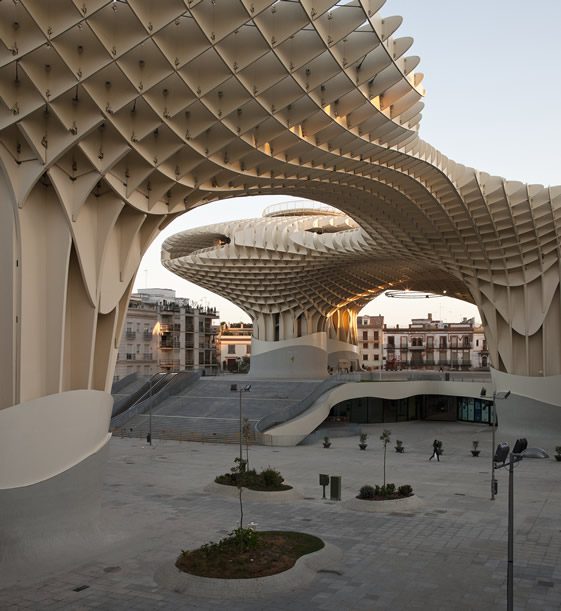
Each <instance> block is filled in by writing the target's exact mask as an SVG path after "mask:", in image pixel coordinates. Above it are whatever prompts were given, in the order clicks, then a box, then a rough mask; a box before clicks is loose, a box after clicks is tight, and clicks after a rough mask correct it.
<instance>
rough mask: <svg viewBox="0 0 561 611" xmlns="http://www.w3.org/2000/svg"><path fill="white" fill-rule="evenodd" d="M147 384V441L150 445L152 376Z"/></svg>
mask: <svg viewBox="0 0 561 611" xmlns="http://www.w3.org/2000/svg"><path fill="white" fill-rule="evenodd" d="M148 384H149V387H148V443H149V444H150V445H152V378H150V380H149V381H148Z"/></svg>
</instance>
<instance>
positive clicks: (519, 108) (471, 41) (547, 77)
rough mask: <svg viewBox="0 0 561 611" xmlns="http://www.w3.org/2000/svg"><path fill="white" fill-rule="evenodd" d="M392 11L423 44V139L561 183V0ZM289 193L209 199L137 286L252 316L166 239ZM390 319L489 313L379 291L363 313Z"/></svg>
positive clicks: (446, 2)
mask: <svg viewBox="0 0 561 611" xmlns="http://www.w3.org/2000/svg"><path fill="white" fill-rule="evenodd" d="M382 15H384V16H390V15H401V16H402V17H403V24H402V25H401V27H400V28H399V29H398V31H397V35H398V36H412V37H413V38H414V39H415V41H414V43H413V46H412V47H411V49H410V50H409V52H408V55H419V56H420V57H421V63H420V65H419V66H418V68H417V71H420V72H423V73H424V74H425V80H424V86H425V88H426V90H427V95H426V97H425V109H424V110H423V118H422V121H421V130H420V136H421V138H423V139H424V140H427V141H428V142H430V143H431V144H432V145H434V146H436V147H437V148H438V149H439V150H440V151H442V153H444V154H445V155H447V156H448V157H450V158H451V159H454V160H455V161H458V162H460V163H463V164H465V165H469V166H472V167H475V168H477V169H479V170H482V171H485V172H487V173H489V174H495V175H499V176H504V177H505V178H509V179H512V180H520V181H523V182H528V183H540V184H544V185H557V184H561V152H560V144H559V143H560V142H561V121H560V119H559V104H560V102H559V100H561V79H560V78H559V68H558V62H559V60H560V59H561V36H559V24H560V23H561V0H534V2H532V3H531V4H528V3H527V2H526V1H522V0H470V1H469V2H465V1H460V0H422V1H421V0H387V2H386V4H385V6H384V7H383V9H382ZM287 199H288V198H287V197H286V196H279V197H273V196H261V197H252V198H237V199H231V200H226V201H223V202H217V203H214V204H208V205H206V206H203V207H201V208H198V209H197V210H194V211H192V212H188V213H186V214H185V215H183V216H182V217H181V218H179V219H177V220H176V221H175V222H174V223H172V224H171V225H170V226H169V227H167V228H166V230H165V231H164V232H162V234H161V235H160V236H159V237H158V239H157V240H156V241H155V242H154V243H153V244H152V246H151V247H150V249H149V250H148V252H147V253H146V256H145V257H144V259H143V260H142V263H141V264H140V267H139V270H138V274H137V279H136V284H135V289H138V288H144V287H159V288H172V289H175V290H176V291H177V295H178V296H181V297H189V298H191V299H193V300H194V301H199V302H201V303H205V304H208V305H213V306H216V307H217V308H218V311H219V312H220V319H221V320H226V321H229V322H235V321H239V320H244V321H248V320H249V319H248V317H247V316H246V315H245V314H244V313H243V312H242V311H241V310H240V309H239V308H237V307H236V306H234V305H233V304H231V303H230V302H228V301H226V300H225V299H222V298H221V297H219V296H218V295H215V294H213V293H210V292H209V291H206V290H204V289H201V288H199V287H197V286H196V285H193V284H191V283H189V282H187V281H185V280H182V279H181V278H179V277H177V276H175V275H174V274H171V273H170V272H168V271H166V270H165V269H164V268H163V267H162V266H161V264H160V249H161V244H162V242H163V240H164V239H165V238H166V237H168V236H170V235H172V234H174V233H177V232H179V231H182V230H184V229H188V228H192V227H199V226H201V225H209V224H212V223H217V222H222V221H227V220H235V219H239V218H255V217H258V216H261V212H262V210H263V208H265V207H266V206H268V205H270V204H272V203H277V202H279V201H287ZM363 312H364V313H368V314H383V315H384V316H385V318H386V322H387V323H388V324H395V323H397V324H402V325H404V324H407V323H408V322H409V321H410V319H411V318H413V317H425V316H426V315H427V313H429V312H431V313H432V315H433V318H438V319H441V320H446V321H455V320H461V318H463V317H464V316H466V317H472V316H475V317H476V319H479V314H478V312H477V309H476V308H475V307H474V306H471V305H470V304H467V303H464V302H460V301H458V300H455V299H449V298H439V299H429V300H425V299H421V300H396V299H387V298H385V297H383V296H382V297H378V298H377V299H375V300H374V301H372V302H371V303H370V304H368V305H367V306H366V308H365V309H364V310H363Z"/></svg>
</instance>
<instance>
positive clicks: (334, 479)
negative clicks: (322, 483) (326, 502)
mask: <svg viewBox="0 0 561 611" xmlns="http://www.w3.org/2000/svg"><path fill="white" fill-rule="evenodd" d="M330 483H331V486H330V491H329V492H330V496H331V500H332V501H340V500H341V476H340V475H332V476H331V480H330Z"/></svg>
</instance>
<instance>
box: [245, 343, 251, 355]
mask: <svg viewBox="0 0 561 611" xmlns="http://www.w3.org/2000/svg"><path fill="white" fill-rule="evenodd" d="M245 353H246V354H251V344H248V345H247V346H246V347H245Z"/></svg>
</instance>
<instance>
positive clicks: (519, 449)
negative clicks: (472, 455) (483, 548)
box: [494, 438, 547, 611]
mask: <svg viewBox="0 0 561 611" xmlns="http://www.w3.org/2000/svg"><path fill="white" fill-rule="evenodd" d="M501 446H502V447H501ZM527 446H528V442H527V441H526V439H524V438H522V439H517V440H516V443H515V444H514V448H513V450H512V452H511V453H510V456H509V457H508V458H509V460H508V463H506V457H507V455H508V453H509V450H510V448H509V446H508V444H500V445H499V446H498V447H497V453H496V455H495V456H494V459H495V461H496V462H502V463H503V464H502V465H499V466H498V467H496V468H497V469H502V468H503V467H506V466H508V561H507V574H506V608H507V611H513V610H514V465H515V464H516V463H519V462H520V461H521V460H522V459H523V458H525V457H526V456H527V454H526V447H527ZM536 450H537V451H536ZM532 456H533V457H534V458H547V453H546V452H545V450H542V449H540V448H537V449H536V448H534V449H533V454H532Z"/></svg>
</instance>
